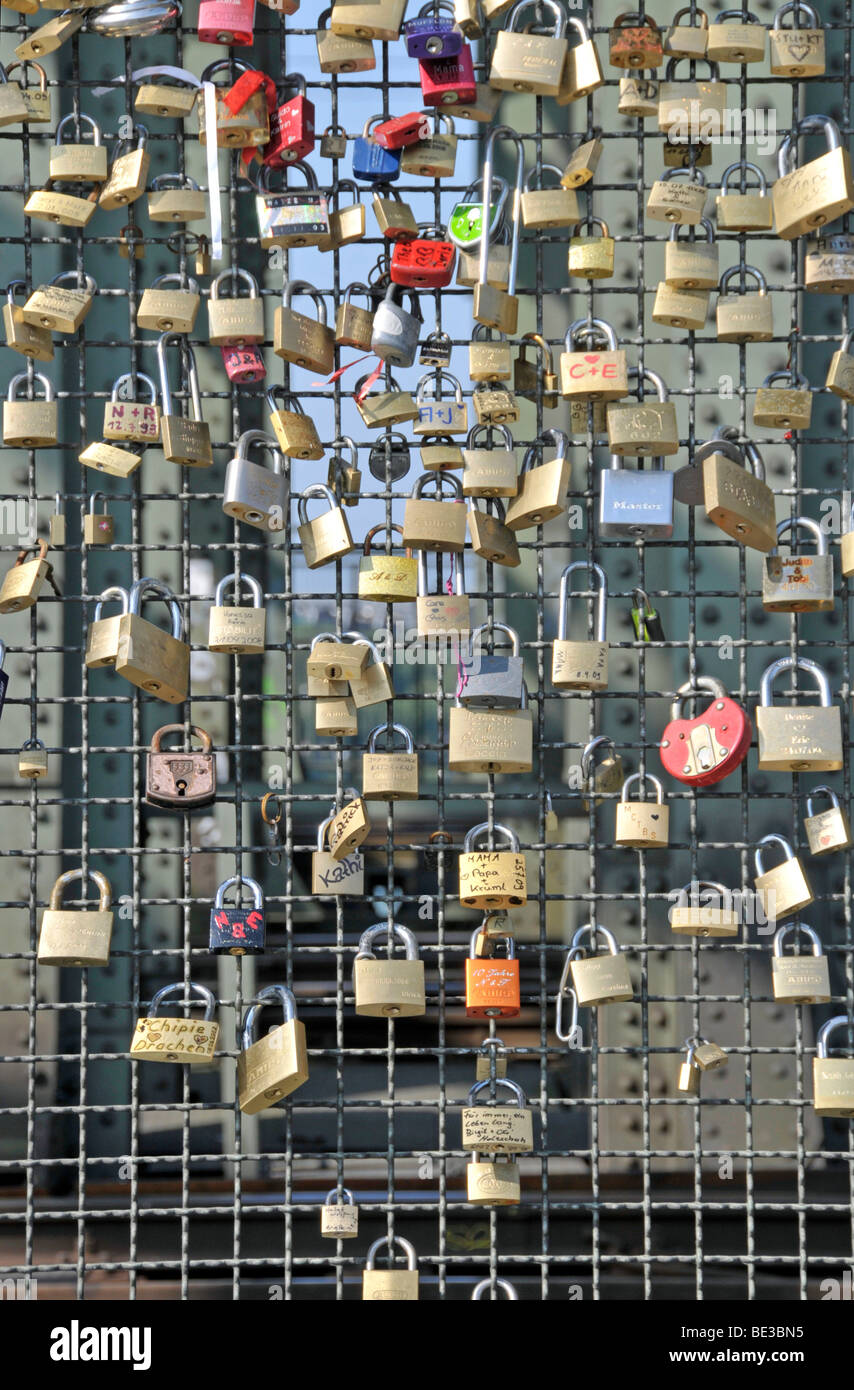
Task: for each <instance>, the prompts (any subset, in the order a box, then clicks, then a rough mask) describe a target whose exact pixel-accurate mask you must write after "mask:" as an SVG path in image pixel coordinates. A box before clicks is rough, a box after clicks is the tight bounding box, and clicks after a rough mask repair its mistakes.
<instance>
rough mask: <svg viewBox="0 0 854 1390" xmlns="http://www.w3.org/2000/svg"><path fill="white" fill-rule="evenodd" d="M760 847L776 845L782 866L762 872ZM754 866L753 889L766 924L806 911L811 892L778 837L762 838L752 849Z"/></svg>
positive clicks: (786, 844) (789, 850)
mask: <svg viewBox="0 0 854 1390" xmlns="http://www.w3.org/2000/svg"><path fill="white" fill-rule="evenodd" d="M764 845H780V847H781V848H782V850H783V854H784V856H785V857H784V860H783V863H782V864H775V866H774V868H773V869H766V868H765V867H764V865H763V863H762V856H763V846H764ZM754 864H755V866H756V877H755V879H754V880H753V886H754V888H755V889H756V896H757V897H758V899H759V902H760V904H761V906H762V910H763V912H764V913H765V918H766V920H767V921H768V922H773V921H779V919H780V918H781V917H791V916H792V913H793V912H800V910H801V908H802V907H808V906H809V904H810V903H811V902H812V900H813V892H812V889H811V887H810V885H809V883H808V881H807V876H806V874H805V873H804V869H803V865H802V864H801V861H800V859H798V858H797V857H796V855H795V852H794V850H793V849H792V847H791V845H790V844H789V842H788V840H784V839H783V836H782V835H763V836H762V839H761V840H759V841H758V843H757V846H756V853H755V855H754Z"/></svg>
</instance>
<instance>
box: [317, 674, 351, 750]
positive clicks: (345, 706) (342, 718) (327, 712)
mask: <svg viewBox="0 0 854 1390" xmlns="http://www.w3.org/2000/svg"><path fill="white" fill-rule="evenodd" d="M315 684H317V683H316V682H315ZM329 684H330V685H333V686H336V687H337V686H338V685H340V684H342V683H341V682H339V681H330V682H329ZM343 688H344V691H345V694H344V695H343V697H341V696H329V697H327V696H321V697H320V698H318V699H317V700H316V701H315V706H314V731H315V733H317V734H322V735H323V737H324V738H354V737H355V735H356V734H357V733H358V732H359V715H358V711H357V709H356V706H355V704H354V703H353V701H352V700H351V699H350V696H349V695H348V694H346V691H347V690H348V689H349V687H348V685H347V683H346V682H344V683H343Z"/></svg>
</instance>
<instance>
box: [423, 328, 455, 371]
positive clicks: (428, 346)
mask: <svg viewBox="0 0 854 1390" xmlns="http://www.w3.org/2000/svg"><path fill="white" fill-rule="evenodd" d="M451 346H452V344H451V338H450V335H449V334H448V333H443V332H442V330H441V329H440V328H434V329H433V332H432V333H428V334H427V337H426V338H425V339H424V342H423V343H422V344H421V347H420V348H419V349H418V364H419V366H421V367H450V365H451Z"/></svg>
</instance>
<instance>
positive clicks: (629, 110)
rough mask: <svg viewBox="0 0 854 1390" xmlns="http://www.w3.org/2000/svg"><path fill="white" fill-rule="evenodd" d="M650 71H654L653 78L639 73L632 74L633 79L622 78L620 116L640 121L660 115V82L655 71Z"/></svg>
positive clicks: (618, 109) (619, 103)
mask: <svg viewBox="0 0 854 1390" xmlns="http://www.w3.org/2000/svg"><path fill="white" fill-rule="evenodd" d="M650 71H653V76H652V77H647V76H646V75H645V74H644V73H642V72H637V73H632V75H631V77H621V78H620V99H619V101H618V103H617V111H618V113H619V115H621V116H635V117H636V118H637V119H638V120H645V119H646V117H647V116H657V115H658V81H657V79H656V78H655V76H654V70H653V69H650Z"/></svg>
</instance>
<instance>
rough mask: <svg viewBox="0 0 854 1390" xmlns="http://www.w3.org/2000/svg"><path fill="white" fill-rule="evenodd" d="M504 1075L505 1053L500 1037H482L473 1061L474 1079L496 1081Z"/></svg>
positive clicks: (505, 1065)
mask: <svg viewBox="0 0 854 1390" xmlns="http://www.w3.org/2000/svg"><path fill="white" fill-rule="evenodd" d="M499 1048H500V1049H501V1053H500V1054H499V1051H498V1050H499ZM506 1075H507V1055H506V1051H505V1046H504V1043H503V1041H502V1039H501V1038H498V1037H495V1036H490V1037H488V1038H484V1040H483V1043H482V1044H481V1046H480V1048H479V1050H478V1054H477V1059H476V1062H475V1074H474V1076H475V1081H497V1080H498V1079H499V1078H503V1077H505V1076H506Z"/></svg>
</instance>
